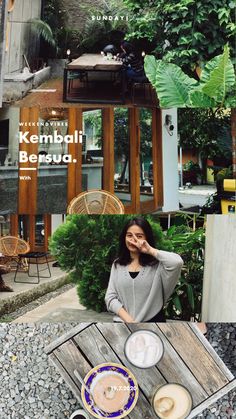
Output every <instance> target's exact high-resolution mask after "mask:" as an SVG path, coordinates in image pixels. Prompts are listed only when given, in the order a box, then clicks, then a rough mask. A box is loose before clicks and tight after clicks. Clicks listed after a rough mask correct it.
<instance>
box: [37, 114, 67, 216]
mask: <svg viewBox="0 0 236 419" xmlns="http://www.w3.org/2000/svg"><path fill="white" fill-rule="evenodd" d="M39 123H40V124H39V134H40V135H51V134H52V135H53V132H54V131H55V130H56V131H57V134H58V135H62V136H65V135H67V133H68V112H67V110H66V109H53V110H44V111H42V112H41V114H40V119H39ZM38 153H39V156H41V160H42V162H41V163H39V166H38V193H37V213H39V214H44V213H51V214H52V213H65V212H66V208H67V164H66V163H64V162H63V161H62V160H61V161H59V160H60V156H63V155H65V154H67V153H68V144H67V143H64V142H62V143H58V144H55V143H53V144H52V143H47V142H45V144H39V148H38ZM49 155H50V156H51V155H54V156H56V160H57V161H56V162H51V163H47V161H46V157H47V156H49Z"/></svg>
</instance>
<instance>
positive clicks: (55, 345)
mask: <svg viewBox="0 0 236 419" xmlns="http://www.w3.org/2000/svg"><path fill="white" fill-rule="evenodd" d="M91 324H92V323H79V324H78V325H77V326H75V327H73V328H72V329H70V330H69V331H68V332H67V333H64V334H63V335H62V336H60V337H59V338H57V339H56V340H54V341H53V342H51V343H50V344H49V345H47V346H46V348H45V349H44V351H45V353H46V354H47V355H49V354H50V353H51V352H53V351H54V349H56V348H58V347H59V346H60V345H62V344H63V343H64V342H66V341H68V340H69V339H71V338H72V337H73V336H75V335H76V334H77V333H79V332H80V331H81V330H83V329H86V327H89V326H90V325H91Z"/></svg>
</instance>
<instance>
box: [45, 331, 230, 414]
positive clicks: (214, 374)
mask: <svg viewBox="0 0 236 419" xmlns="http://www.w3.org/2000/svg"><path fill="white" fill-rule="evenodd" d="M140 329H148V330H151V331H153V332H155V333H156V334H157V335H158V336H160V338H161V339H162V341H163V343H164V356H163V357H162V359H161V361H160V362H159V363H158V365H157V366H155V367H152V368H149V369H146V370H144V369H140V368H136V367H134V366H132V365H131V364H130V363H129V362H128V361H127V359H126V357H125V354H124V344H125V341H126V339H127V337H128V336H129V335H130V333H131V332H132V331H136V330H140ZM46 353H47V354H48V355H49V357H50V358H51V360H52V362H53V363H54V364H55V366H56V367H57V368H58V370H59V372H60V374H61V375H62V377H63V378H64V380H65V381H66V383H67V384H68V386H69V387H70V389H71V390H72V392H73V393H74V395H75V396H76V398H77V399H78V400H79V402H80V403H81V404H82V401H81V393H80V390H81V384H80V382H79V381H78V380H77V379H76V377H75V376H74V370H75V369H77V371H79V373H80V375H82V376H83V377H85V375H86V374H87V373H88V372H89V371H90V369H91V368H93V367H94V366H96V365H98V364H102V363H104V362H115V363H119V364H123V365H124V366H126V367H127V368H129V370H130V371H131V372H132V373H133V374H134V376H135V377H136V379H137V381H138V384H139V399H138V402H137V405H136V406H135V408H134V410H133V411H132V412H131V413H129V415H128V416H127V418H130V419H152V418H155V417H156V416H155V413H154V411H153V409H152V406H151V400H152V397H153V394H154V391H155V390H156V389H157V388H158V387H159V386H160V385H162V384H165V383H170V382H171V383H179V384H182V385H184V386H185V387H187V388H188V390H189V391H190V393H191V394H192V398H193V410H192V412H191V414H190V415H189V416H188V419H190V418H194V417H195V416H197V415H198V414H200V413H201V412H202V411H203V410H204V409H206V408H207V407H209V406H210V405H211V404H212V403H214V402H215V401H216V400H217V399H219V398H220V397H222V396H223V395H225V394H226V393H228V392H229V391H230V390H232V389H234V388H236V379H235V378H234V376H233V374H231V372H230V371H229V370H228V368H227V367H226V366H225V364H224V363H223V361H222V360H221V359H220V358H219V357H218V355H217V354H216V352H215V351H214V349H213V348H212V346H211V345H210V344H209V342H208V341H207V339H206V338H205V337H204V336H203V335H202V333H201V332H199V330H198V328H197V327H196V325H195V324H191V323H175V324H173V323H158V324H154V323H145V324H132V325H131V324H129V325H125V324H111V323H110V324H109V323H91V324H87V323H86V324H85V323H81V324H79V325H78V326H77V327H75V328H73V329H72V330H71V331H70V332H69V333H67V334H66V335H64V336H62V337H60V338H58V339H57V340H56V341H55V342H53V343H52V344H51V345H49V346H48V347H47V348H46Z"/></svg>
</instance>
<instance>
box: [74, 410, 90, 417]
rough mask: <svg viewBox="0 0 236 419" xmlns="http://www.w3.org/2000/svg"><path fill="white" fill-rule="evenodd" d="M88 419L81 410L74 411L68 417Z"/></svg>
mask: <svg viewBox="0 0 236 419" xmlns="http://www.w3.org/2000/svg"><path fill="white" fill-rule="evenodd" d="M80 416H81V418H80ZM82 418H83V419H89V415H88V414H87V413H86V412H85V411H84V410H82V409H78V410H75V412H73V413H72V415H71V416H70V419H82Z"/></svg>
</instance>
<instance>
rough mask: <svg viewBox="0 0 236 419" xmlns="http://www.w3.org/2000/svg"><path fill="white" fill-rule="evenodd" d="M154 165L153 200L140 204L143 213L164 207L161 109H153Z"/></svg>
mask: <svg viewBox="0 0 236 419" xmlns="http://www.w3.org/2000/svg"><path fill="white" fill-rule="evenodd" d="M152 163H153V199H151V200H150V201H146V202H140V209H141V211H142V213H149V212H153V211H157V210H158V209H161V207H162V206H163V159H162V111H161V109H159V108H155V109H152ZM138 182H139V181H138ZM139 183H140V182H139Z"/></svg>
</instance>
